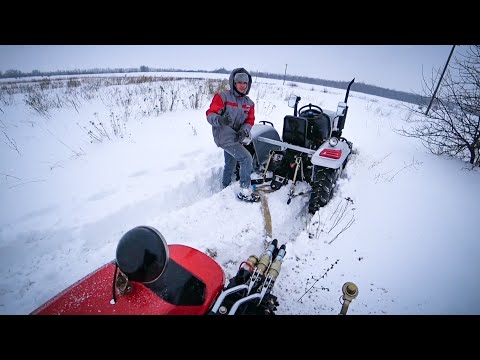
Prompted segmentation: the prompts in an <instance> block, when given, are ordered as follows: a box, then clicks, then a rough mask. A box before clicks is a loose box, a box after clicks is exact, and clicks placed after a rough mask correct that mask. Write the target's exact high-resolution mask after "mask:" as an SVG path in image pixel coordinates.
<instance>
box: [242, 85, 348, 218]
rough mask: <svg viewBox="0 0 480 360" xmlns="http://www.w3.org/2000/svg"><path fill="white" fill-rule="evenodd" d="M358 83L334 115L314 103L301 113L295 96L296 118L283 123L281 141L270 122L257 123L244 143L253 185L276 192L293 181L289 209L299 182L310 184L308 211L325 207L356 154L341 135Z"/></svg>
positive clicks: (303, 108) (312, 211)
mask: <svg viewBox="0 0 480 360" xmlns="http://www.w3.org/2000/svg"><path fill="white" fill-rule="evenodd" d="M354 81H355V79H353V80H352V81H351V82H350V83H349V85H348V88H347V92H346V95H345V100H344V101H343V102H339V103H338V106H337V110H336V111H335V112H334V111H330V110H325V109H322V108H320V107H319V106H317V105H313V104H308V105H304V106H301V107H300V108H298V106H299V105H298V104H299V102H300V100H301V98H300V97H299V96H296V95H293V96H291V97H290V98H289V99H288V105H289V106H290V107H293V115H287V116H285V118H284V119H283V131H282V137H281V138H280V136H279V134H278V132H277V130H276V129H275V127H274V126H273V124H272V123H271V122H268V121H261V122H260V123H259V124H255V125H254V126H253V127H252V131H251V135H250V137H249V138H247V139H246V141H245V142H244V145H245V146H246V148H247V149H248V150H249V151H250V153H251V154H252V157H253V168H254V171H255V173H254V174H252V183H254V184H264V185H265V186H268V185H269V186H270V187H271V189H272V190H278V189H280V188H281V187H282V186H284V185H286V184H287V183H288V182H289V180H291V181H292V185H291V188H290V192H289V197H288V200H287V204H289V203H290V201H291V199H292V197H293V196H295V192H294V191H295V184H296V182H297V181H306V182H307V183H308V184H310V186H311V194H310V200H309V204H308V209H309V212H310V213H311V214H314V213H315V212H316V211H317V210H318V209H319V208H320V207H323V206H325V205H326V204H327V203H328V202H329V201H330V199H331V198H332V196H333V192H334V188H335V185H336V183H337V179H338V177H339V176H340V174H341V173H342V171H343V169H344V168H345V166H346V164H347V161H348V159H349V156H350V154H351V152H352V143H351V142H350V141H347V139H345V138H344V137H342V130H343V128H344V126H345V120H346V118H347V111H348V106H347V100H348V94H349V92H350V87H351V86H352V84H353V82H354Z"/></svg>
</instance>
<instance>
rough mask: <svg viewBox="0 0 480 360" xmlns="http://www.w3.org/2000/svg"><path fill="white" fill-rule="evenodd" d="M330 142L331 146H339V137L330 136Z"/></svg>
mask: <svg viewBox="0 0 480 360" xmlns="http://www.w3.org/2000/svg"><path fill="white" fill-rule="evenodd" d="M328 143H329V144H330V146H334V147H335V146H337V144H338V139H337V138H336V137H332V138H330V140H328Z"/></svg>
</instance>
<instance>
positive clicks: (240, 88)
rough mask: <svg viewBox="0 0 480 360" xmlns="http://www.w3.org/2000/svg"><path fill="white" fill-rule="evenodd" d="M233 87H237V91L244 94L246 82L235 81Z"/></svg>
mask: <svg viewBox="0 0 480 360" xmlns="http://www.w3.org/2000/svg"><path fill="white" fill-rule="evenodd" d="M235 87H236V88H237V91H238V92H239V93H240V94H245V91H247V87H248V83H246V82H236V83H235Z"/></svg>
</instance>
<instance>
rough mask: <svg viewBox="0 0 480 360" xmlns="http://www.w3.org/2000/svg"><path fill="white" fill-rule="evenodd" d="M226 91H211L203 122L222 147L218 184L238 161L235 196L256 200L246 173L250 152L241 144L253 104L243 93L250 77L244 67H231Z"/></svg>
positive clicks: (249, 167)
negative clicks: (237, 180) (223, 162)
mask: <svg viewBox="0 0 480 360" xmlns="http://www.w3.org/2000/svg"><path fill="white" fill-rule="evenodd" d="M229 85H230V90H225V91H222V92H220V93H217V94H215V96H214V97H213V100H212V103H211V104H210V107H209V109H208V110H207V113H206V115H207V121H208V123H209V124H210V125H212V133H213V140H214V141H215V144H216V145H217V146H218V147H220V148H222V149H223V150H224V156H225V166H224V168H223V178H222V185H223V186H224V187H227V186H228V185H230V183H231V181H232V176H233V173H234V171H235V168H236V166H237V162H238V163H239V164H240V192H239V193H238V194H237V196H238V198H239V199H241V200H245V201H259V200H260V197H259V196H258V194H256V193H254V192H253V191H252V186H251V182H250V174H251V172H252V155H251V154H250V152H249V151H248V150H247V149H246V148H245V147H244V146H243V145H242V142H243V140H244V139H245V138H247V137H249V136H250V130H251V128H252V126H253V124H254V122H255V106H254V103H253V101H252V100H251V99H250V98H249V97H248V96H247V95H248V93H249V92H250V87H251V86H252V76H251V75H250V73H249V72H248V71H247V70H245V69H244V68H237V69H234V70H232V72H231V74H230V78H229Z"/></svg>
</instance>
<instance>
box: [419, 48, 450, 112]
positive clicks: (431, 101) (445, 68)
mask: <svg viewBox="0 0 480 360" xmlns="http://www.w3.org/2000/svg"><path fill="white" fill-rule="evenodd" d="M454 49H455V45H453V46H452V50H450V55H448V59H447V63H446V64H445V67H444V68H443V72H442V76H440V80H438V84H437V87H436V89H435V91H434V92H433V96H432V98H431V99H430V104H428V108H427V111H426V112H425V116H427V115H428V111H429V110H430V106H432V103H433V99H435V95H436V94H437V91H438V88H439V87H440V83H441V82H442V79H443V75H444V74H445V70H447V67H448V63H449V62H450V58H451V57H452V54H453V50H454Z"/></svg>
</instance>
